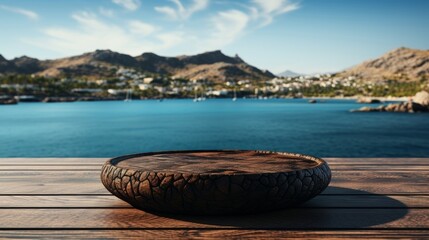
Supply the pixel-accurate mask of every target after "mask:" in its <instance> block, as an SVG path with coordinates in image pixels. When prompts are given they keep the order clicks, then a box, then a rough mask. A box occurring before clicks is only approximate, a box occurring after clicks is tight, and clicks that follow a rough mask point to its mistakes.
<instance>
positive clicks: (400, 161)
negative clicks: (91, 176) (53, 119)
mask: <svg viewBox="0 0 429 240" xmlns="http://www.w3.org/2000/svg"><path fill="white" fill-rule="evenodd" d="M108 159H109V158H0V165H3V164H13V165H34V164H40V165H42V164H68V165H84V164H98V165H100V166H101V165H103V164H104V163H105V162H106V161H107V160H108ZM322 159H324V160H326V161H327V162H328V163H329V164H330V165H333V164H365V165H380V166H383V165H386V164H387V165H425V166H427V165H429V158H332V157H326V158H325V157H322Z"/></svg>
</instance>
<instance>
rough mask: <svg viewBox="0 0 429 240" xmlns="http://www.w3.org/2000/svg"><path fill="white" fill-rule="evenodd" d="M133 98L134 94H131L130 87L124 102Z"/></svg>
mask: <svg viewBox="0 0 429 240" xmlns="http://www.w3.org/2000/svg"><path fill="white" fill-rule="evenodd" d="M132 100H133V99H132V96H131V89H129V90H128V91H127V96H126V97H125V100H124V102H131V101H132Z"/></svg>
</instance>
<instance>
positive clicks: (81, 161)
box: [0, 158, 109, 166]
mask: <svg viewBox="0 0 429 240" xmlns="http://www.w3.org/2000/svg"><path fill="white" fill-rule="evenodd" d="M108 159H109V158H0V165H3V164H13V165H34V164H36V165H38V164H67V165H85V164H99V165H100V166H101V165H103V164H104V163H105V162H106V161H107V160H108Z"/></svg>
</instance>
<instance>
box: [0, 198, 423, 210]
mask: <svg viewBox="0 0 429 240" xmlns="http://www.w3.org/2000/svg"><path fill="white" fill-rule="evenodd" d="M67 207H69V208H112V207H113V208H119V207H121V208H131V206H130V205H129V204H128V203H126V202H124V201H122V200H120V199H118V198H117V197H115V196H113V195H110V196H99V195H91V196H85V195H71V196H58V195H46V196H38V195H30V196H16V195H12V196H0V208H67ZM300 207H308V208H404V207H407V208H429V195H428V196H419V195H417V196H414V195H411V196H402V195H399V196H398V195H319V196H317V197H315V198H314V199H311V200H310V201H308V202H307V203H304V204H303V205H301V206H300Z"/></svg>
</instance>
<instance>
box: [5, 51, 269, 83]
mask: <svg viewBox="0 0 429 240" xmlns="http://www.w3.org/2000/svg"><path fill="white" fill-rule="evenodd" d="M118 68H131V69H135V70H137V71H142V72H149V73H156V74H165V75H169V76H174V77H181V78H186V79H209V80H214V81H225V80H230V79H246V78H248V79H255V80H266V79H269V78H272V77H274V75H273V74H272V73H270V72H268V71H262V70H260V69H258V68H256V67H253V66H251V65H249V64H247V63H246V62H244V61H243V60H242V59H241V58H240V57H238V56H235V57H230V56H226V55H225V54H223V53H222V52H221V51H219V50H217V51H212V52H206V53H202V54H197V55H192V56H178V57H163V56H159V55H156V54H154V53H143V54H142V55H139V56H137V57H132V56H129V55H126V54H121V53H117V52H113V51H110V50H96V51H94V52H90V53H84V54H82V55H78V56H73V57H67V58H61V59H55V60H44V61H41V60H38V59H35V58H30V57H27V56H23V57H20V58H15V59H13V60H10V61H8V60H6V59H4V58H3V57H2V56H0V73H18V74H36V75H41V76H50V77H59V76H70V77H82V76H85V77H90V78H91V77H92V78H99V77H112V76H114V75H115V72H116V70H117V69H118Z"/></svg>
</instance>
